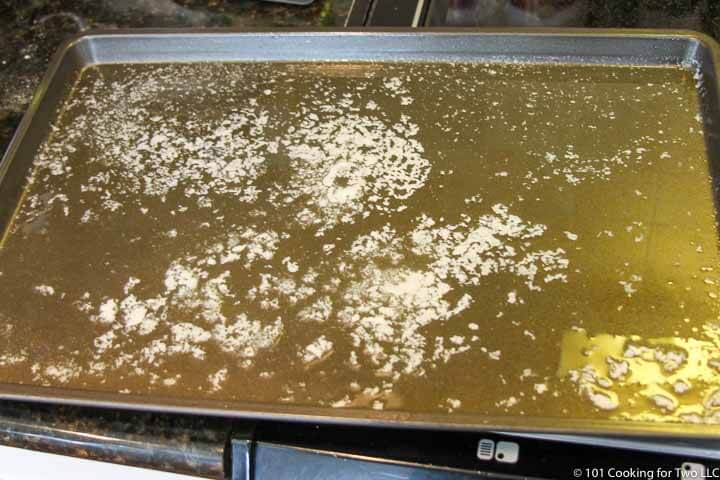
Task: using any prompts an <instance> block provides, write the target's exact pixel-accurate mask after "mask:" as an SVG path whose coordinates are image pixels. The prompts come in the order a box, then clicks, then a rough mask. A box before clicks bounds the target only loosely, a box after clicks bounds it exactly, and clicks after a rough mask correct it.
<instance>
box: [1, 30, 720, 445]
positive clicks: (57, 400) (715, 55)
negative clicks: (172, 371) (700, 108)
mask: <svg viewBox="0 0 720 480" xmlns="http://www.w3.org/2000/svg"><path fill="white" fill-rule="evenodd" d="M258 34H267V35H288V36H294V35H312V36H331V35H343V36H364V35H382V34H389V35H402V36H405V35H410V36H412V35H419V36H428V35H471V36H479V37H481V36H483V35H496V36H497V35H508V36H515V35H525V36H531V37H538V38H541V37H598V38H617V37H636V38H650V39H652V38H658V39H659V38H679V39H685V40H695V41H696V42H699V43H701V44H702V45H704V47H705V48H706V49H707V50H708V51H709V53H710V56H711V59H712V62H713V68H714V70H715V72H717V66H718V64H719V62H718V59H720V46H719V45H718V43H717V42H716V41H715V40H714V39H712V38H711V37H709V36H707V35H705V34H703V33H699V32H695V31H691V30H667V29H658V30H654V29H574V28H562V29H558V28H503V29H497V28H423V29H422V30H417V29H412V28H345V29H321V28H317V29H282V28H254V29H243V30H237V29H225V28H223V29H133V30H127V29H124V30H123V29H118V30H107V31H105V30H92V31H87V32H83V33H81V34H78V35H76V36H74V37H72V38H70V39H68V40H67V41H66V42H64V44H63V45H61V46H60V48H59V49H58V51H57V52H56V53H55V54H54V56H53V58H52V59H51V61H50V64H49V66H48V69H47V71H46V73H45V75H44V76H43V78H42V80H41V82H40V84H39V86H38V88H37V89H36V91H35V94H34V95H33V99H32V101H31V103H30V106H29V108H28V110H27V111H26V112H25V115H24V116H23V118H22V120H21V122H20V125H19V126H18V128H17V130H16V131H15V134H14V135H13V137H12V139H11V141H10V144H9V145H8V148H7V150H6V152H5V154H4V155H3V157H2V160H1V161H0V183H2V182H3V181H4V179H5V176H6V173H7V171H8V169H9V166H10V165H11V163H12V162H13V160H14V158H15V156H16V152H17V150H18V149H19V147H20V145H21V144H22V142H23V139H24V137H25V135H26V134H27V132H28V131H29V129H30V128H31V126H32V124H33V119H34V118H35V116H36V114H37V113H38V110H39V107H40V105H41V104H42V102H43V100H44V99H45V97H46V93H47V91H48V88H49V87H50V84H51V82H52V80H53V78H54V77H55V75H56V73H57V71H58V69H59V67H60V66H61V65H62V63H63V61H65V60H66V56H67V55H68V54H69V52H70V51H71V50H72V49H73V47H75V46H76V45H78V44H79V43H80V42H83V41H86V40H91V39H92V38H102V37H108V36H109V37H125V36H140V37H141V36H152V37H155V36H168V35H169V36H187V35H200V36H214V35H240V36H242V35H258ZM97 63H112V62H86V63H83V64H82V65H80V66H79V69H78V70H79V71H82V70H83V69H84V68H86V67H89V66H91V65H94V64H97ZM714 89H715V90H716V91H718V85H717V84H716V85H714ZM3 233H4V232H3ZM0 399H2V400H13V401H27V402H37V403H44V404H60V405H74V406H82V407H97V408H120V409H127V410H135V411H149V412H158V413H178V414H192V415H208V416H219V417H228V418H234V419H255V420H277V421H295V422H312V423H324V424H343V425H358V426H374V427H399V428H431V429H439V430H463V431H489V430H503V431H524V432H540V431H542V432H552V433H555V432H557V433H577V434H601V433H602V434H624V435H635V436H657V435H662V436H673V437H685V438H687V437H696V438H716V437H717V436H718V435H720V424H692V423H680V422H678V423H671V422H648V421H635V420H610V419H607V420H606V419H589V418H585V419H583V418H566V417H540V416H533V417H529V416H528V417H525V416H521V415H508V416H486V415H473V414H465V413H460V412H455V413H452V414H440V413H438V414H434V413H406V412H392V411H373V410H369V409H335V408H331V407H312V406H298V405H290V404H288V405H285V404H281V403H276V404H268V403H247V402H236V401H231V402H227V401H222V400H210V399H201V400H192V399H190V398H176V397H164V396H158V395H136V394H121V393H113V392H102V391H92V390H78V389H65V388H61V387H46V386H40V385H21V384H12V383H3V382H0ZM329 412H332V414H330V413H329Z"/></svg>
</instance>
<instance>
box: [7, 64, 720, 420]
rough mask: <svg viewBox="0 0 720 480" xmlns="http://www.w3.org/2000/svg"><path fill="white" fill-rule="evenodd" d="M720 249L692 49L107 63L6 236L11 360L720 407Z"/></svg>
mask: <svg viewBox="0 0 720 480" xmlns="http://www.w3.org/2000/svg"><path fill="white" fill-rule="evenodd" d="M718 260H719V258H718V244H717V222H716V209H715V204H714V199H713V193H712V190H711V178H710V173H709V166H708V157H707V154H706V146H705V142H704V138H703V123H702V118H701V116H700V107H699V104H698V97H697V90H696V86H695V83H694V80H693V77H692V74H691V72H689V71H686V70H683V69H680V68H677V69H675V68H650V67H648V68H639V67H633V68H630V67H620V66H567V65H529V64H528V65H524V64H517V65H503V64H462V63H460V64H450V63H448V64H442V63H433V64H422V63H413V64H402V63H384V64H373V63H313V64H293V63H274V64H257V63H253V64H187V65H116V66H100V67H91V68H88V69H86V70H84V71H83V72H82V74H81V75H80V77H79V79H78V80H77V84H76V85H75V86H74V88H73V89H72V91H71V92H70V94H69V96H68V98H67V99H66V101H65V104H64V106H63V108H62V111H61V112H60V113H59V115H58V118H57V119H56V120H55V122H54V129H53V132H52V133H51V134H50V136H49V138H48V139H47V141H46V143H45V145H44V146H43V148H42V151H41V152H40V153H39V155H38V158H37V161H36V166H35V169H34V171H33V174H32V183H31V184H30V185H29V186H28V187H27V190H26V193H25V195H24V197H23V199H22V201H21V204H20V206H19V209H18V213H17V215H16V216H15V218H14V220H13V222H12V223H11V225H10V226H9V227H8V229H7V234H6V236H5V240H4V243H3V245H2V249H0V271H1V272H2V275H0V289H1V290H2V292H3V298H4V301H3V302H2V304H1V305H0V329H1V330H2V332H3V334H2V336H0V344H1V345H2V347H1V350H0V379H1V380H2V381H3V382H9V383H22V384H32V385H52V386H61V387H67V388H76V389H84V390H95V391H109V392H121V393H136V394H162V395H171V396H178V397H187V398H196V399H220V400H231V401H243V402H245V401H250V402H260V403H273V404H277V403H284V404H290V405H306V406H327V407H335V408H360V409H371V408H372V409H376V410H380V409H383V410H390V411H398V412H411V413H425V412H462V413H467V414H475V415H491V416H527V417H563V418H577V419H591V418H592V419H607V418H610V419H631V420H632V419H635V420H652V421H668V422H677V421H683V422H714V421H716V420H717V418H718V417H717V416H716V412H717V408H718V407H720V394H718V393H717V392H720V390H718V389H720V373H719V372H718V368H720V344H719V343H718V341H719V337H718V335H719V333H720V327H719V323H718V313H719V306H720V304H719V303H718V294H720V292H719V291H718V282H720V277H719V276H718V268H720V262H719V261H718Z"/></svg>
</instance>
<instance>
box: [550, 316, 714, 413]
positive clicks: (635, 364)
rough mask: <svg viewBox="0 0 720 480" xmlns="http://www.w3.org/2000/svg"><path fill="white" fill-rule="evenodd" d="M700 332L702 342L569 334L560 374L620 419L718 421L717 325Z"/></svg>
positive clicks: (675, 338)
mask: <svg viewBox="0 0 720 480" xmlns="http://www.w3.org/2000/svg"><path fill="white" fill-rule="evenodd" d="M703 333H704V334H705V338H706V339H705V340H698V339H694V338H679V337H666V338H643V337H640V336H637V335H633V336H620V335H610V334H599V335H595V336H592V337H588V335H587V332H586V331H585V330H582V329H576V330H570V331H567V332H566V333H565V334H564V335H563V339H562V347H561V348H562V352H561V358H560V367H559V370H558V375H559V376H560V377H562V378H568V379H569V380H570V381H572V382H574V383H575V384H577V387H578V390H579V392H580V393H581V394H582V395H583V396H584V397H586V398H587V399H588V400H589V401H590V402H592V403H593V405H594V406H595V407H597V408H599V409H602V410H608V411H612V412H613V413H614V414H615V416H616V417H618V418H626V419H632V420H647V421H685V422H695V423H699V422H703V423H720V375H719V374H718V372H719V371H720V326H718V325H713V324H706V325H705V326H704V327H703Z"/></svg>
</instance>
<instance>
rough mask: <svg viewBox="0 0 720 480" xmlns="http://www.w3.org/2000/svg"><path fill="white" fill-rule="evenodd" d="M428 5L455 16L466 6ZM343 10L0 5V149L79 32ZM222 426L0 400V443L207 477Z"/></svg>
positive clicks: (645, 7) (611, 12)
mask: <svg viewBox="0 0 720 480" xmlns="http://www.w3.org/2000/svg"><path fill="white" fill-rule="evenodd" d="M438 1H444V2H446V3H447V2H450V3H451V4H455V5H456V6H459V8H461V9H462V8H465V5H466V4H472V2H469V1H467V0H438ZM563 1H564V0H563ZM520 3H522V2H520ZM541 3H542V2H541ZM587 3H589V5H590V9H591V10H590V11H591V15H590V16H589V17H588V20H587V26H604V27H608V26H617V27H633V26H654V27H669V28H694V29H698V30H703V31H705V32H707V33H709V34H711V35H713V36H715V37H716V38H719V37H720V2H712V1H703V0H587ZM351 4H352V0H315V2H314V3H313V4H312V5H310V6H305V7H300V6H289V5H282V4H277V3H269V2H263V1H256V0H124V1H116V0H93V1H91V0H33V1H27V0H0V152H2V151H4V150H5V148H6V147H7V145H8V143H9V142H10V138H11V137H12V134H13V132H14V130H15V128H16V127H17V125H18V124H19V122H20V119H21V117H22V115H23V113H24V111H25V109H26V108H27V105H28V104H29V102H30V100H31V98H32V95H33V92H34V90H35V88H36V86H37V85H38V83H39V81H40V78H41V76H42V75H43V73H44V71H45V69H46V66H47V64H48V61H49V58H50V57H51V55H52V54H53V52H54V51H55V50H56V49H57V47H58V46H59V45H60V44H61V43H62V42H63V41H64V40H65V39H67V38H69V37H70V36H72V35H74V34H76V33H78V32H80V31H83V30H86V29H89V28H128V27H218V26H224V27H245V26H298V27H302V26H321V25H327V26H342V24H343V23H344V20H345V18H346V16H347V14H348V12H349V10H350V6H351ZM475 14H477V12H475ZM231 428H233V425H232V423H231V422H229V421H226V420H221V419H213V418H202V417H189V416H181V415H159V414H149V413H132V412H123V411H111V410H99V409H88V408H81V407H60V406H51V405H31V404H27V403H22V402H9V401H0V444H5V445H11V446H18V447H23V448H32V449H39V450H44V451H49V452H56V453H62V454H66V455H73V456H79V457H87V458H94V459H98V460H104V461H111V462H116V463H125V464H131V465H138V466H149V467H152V468H158V469H162V470H168V471H175V472H178V473H195V474H200V475H202V476H205V477H210V478H223V461H224V460H223V451H224V447H225V442H226V440H227V436H228V433H229V432H230V430H231Z"/></svg>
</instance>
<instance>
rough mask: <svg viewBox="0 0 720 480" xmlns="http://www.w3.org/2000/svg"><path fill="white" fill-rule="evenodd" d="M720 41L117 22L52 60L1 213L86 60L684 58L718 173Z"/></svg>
mask: <svg viewBox="0 0 720 480" xmlns="http://www.w3.org/2000/svg"><path fill="white" fill-rule="evenodd" d="M717 55H718V50H717V46H716V45H715V43H714V41H713V40H711V39H709V38H707V37H704V36H702V35H699V34H696V33H691V32H675V31H639V30H634V31H601V30H593V31H587V30H561V31H558V30H554V31H553V30H505V31H478V30H428V31H422V32H413V31H404V30H403V31H401V30H392V31H387V30H386V31H372V30H371V31H353V30H345V31H329V30H324V31H303V32H300V31H276V30H273V31H251V32H230V31H162V32H159V31H117V32H112V33H105V32H96V33H88V34H85V35H82V36H80V37H78V38H76V39H74V40H72V41H70V42H68V43H67V44H66V45H65V46H64V47H63V48H62V49H61V50H60V51H59V52H58V54H57V55H56V57H55V58H54V60H53V61H52V63H51V65H50V68H49V69H48V72H47V74H46V76H45V78H44V80H43V81H42V83H41V85H40V87H39V89H38V92H37V94H36V96H35V99H34V101H33V103H32V105H31V107H30V109H29V111H28V112H27V114H26V116H25V117H24V119H23V121H22V123H21V125H20V127H19V128H18V131H17V133H16V135H15V138H14V139H13V141H12V143H11V145H10V147H9V149H8V151H7V153H6V154H5V156H4V158H3V162H2V171H1V174H2V181H1V182H0V198H2V199H3V201H2V202H1V203H0V222H1V223H2V224H3V225H5V230H6V235H7V230H8V226H9V225H10V223H11V221H12V218H13V215H14V214H15V212H16V210H17V208H18V205H19V203H20V201H21V199H22V197H23V193H24V191H25V189H26V188H27V182H26V179H27V176H28V173H29V172H30V171H31V168H32V166H33V162H34V160H35V158H36V156H37V154H38V151H39V149H40V148H41V145H42V143H43V142H44V140H45V139H46V137H47V136H48V133H49V131H50V128H51V124H52V122H53V120H54V119H55V118H56V116H57V112H58V111H59V109H60V108H61V107H62V104H63V102H64V99H65V98H66V97H67V95H68V93H69V91H70V88H71V87H72V86H73V85H74V82H75V80H76V78H77V77H78V75H79V73H80V72H82V71H83V70H84V69H86V68H87V67H90V66H107V65H124V64H154V63H165V64H174V63H182V64H185V63H188V62H211V63H213V62H219V63H227V62H301V63H303V62H304V63H310V62H379V63H380V64H381V65H382V63H383V62H417V63H432V62H444V63H447V62H470V63H473V62H474V63H486V62H490V63H492V64H493V65H513V64H534V65H558V64H560V65H563V64H564V65H595V66H598V67H599V68H602V67H605V66H619V67H623V66H629V67H640V66H642V67H672V68H675V67H681V68H686V69H692V70H693V71H696V74H697V75H698V78H701V79H702V81H701V82H698V85H697V90H698V94H699V97H698V98H699V99H700V100H699V107H700V109H701V114H702V115H701V116H702V120H703V121H702V123H703V127H704V141H705V143H706V146H707V159H706V160H707V166H708V169H709V170H710V174H711V176H712V178H713V179H716V178H717V176H716V174H717V171H716V168H717V158H716V157H717V154H718V153H717V152H718V151H720V150H719V149H718V143H717V142H718V137H717V133H718V128H719V127H718V123H717V120H718V115H719V114H720V112H719V111H718V90H717V88H718V84H717V70H716V65H717V61H718V56H717ZM0 398H5V399H19V400H33V401H42V402H55V403H66V404H77V405H92V406H102V407H116V408H128V409H141V410H153V411H165V412H170V411H174V412H186V413H195V414H207V415H221V416H229V417H244V418H268V419H283V420H295V421H315V422H331V423H342V424H363V425H378V426H379V425H384V426H387V425H393V426H399V427H410V426H422V427H428V428H444V429H463V430H481V429H502V430H524V431H527V430H535V431H539V430H542V431H558V432H576V433H591V434H592V433H627V434H640V435H643V434H644V435H661V434H662V435H681V436H698V437H701V436H713V435H717V434H718V433H719V432H720V429H718V427H716V426H713V425H689V424H683V423H668V422H649V421H643V420H634V421H624V420H617V419H615V420H608V419H597V418H594V419H593V418H573V417H572V416H568V417H562V416H559V417H558V416H555V417H550V416H548V417H544V416H542V415H532V416H525V415H523V414H506V415H477V414H466V413H463V412H462V411H458V412H453V413H452V414H450V413H437V412H435V413H429V412H428V413H423V412H407V411H402V409H397V410H395V411H390V410H386V411H374V410H371V409H331V408H329V407H312V406H294V405H289V404H282V403H267V402H238V401H222V400H213V399H210V398H206V397H205V396H203V395H197V396H194V397H187V396H185V397H177V396H167V395H165V396H163V395H155V394H153V395H141V394H120V393H111V392H101V391H97V390H90V389H77V388H75V389H72V388H62V387H59V386H51V387H44V386H37V385H20V384H18V383H3V384H2V385H0Z"/></svg>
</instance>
